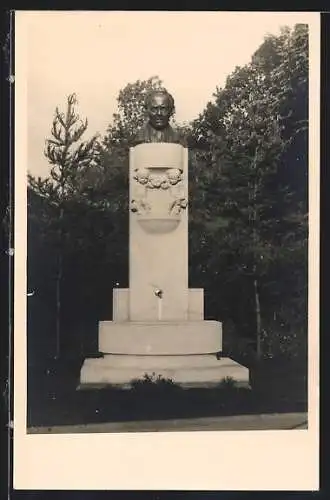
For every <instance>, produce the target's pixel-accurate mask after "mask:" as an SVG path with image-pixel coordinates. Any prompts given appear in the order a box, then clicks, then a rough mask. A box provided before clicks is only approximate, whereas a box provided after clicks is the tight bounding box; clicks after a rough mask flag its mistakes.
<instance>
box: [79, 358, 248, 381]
mask: <svg viewBox="0 0 330 500" xmlns="http://www.w3.org/2000/svg"><path fill="white" fill-rule="evenodd" d="M129 357H130V356H128V357H124V356H123V357H122V358H123V359H122V363H120V361H121V360H120V359H119V358H121V357H118V356H114V357H113V356H106V357H105V358H98V359H87V360H85V362H84V364H83V366H82V369H81V374H80V387H79V388H81V389H84V388H89V387H104V386H107V385H113V386H121V387H123V388H125V387H130V385H131V382H132V380H136V379H143V378H144V376H145V375H146V374H148V375H149V376H153V375H154V376H156V377H157V376H161V377H163V378H166V379H171V380H172V381H173V382H175V383H177V384H179V385H182V386H183V387H212V386H215V385H217V384H219V383H220V382H221V381H222V380H223V379H224V378H226V377H232V378H233V379H234V380H235V381H236V383H237V385H239V386H246V387H248V386H249V370H248V369H247V368H246V367H244V366H242V365H240V364H238V363H236V362H235V361H233V360H231V359H229V358H223V359H221V360H216V362H214V359H211V357H210V359H207V360H206V359H203V360H202V359H201V360H200V361H201V362H200V364H198V363H197V359H194V360H192V359H190V358H193V356H187V358H189V359H186V360H185V361H184V363H183V366H181V367H180V366H178V364H177V363H178V360H177V359H173V358H175V356H171V357H168V358H171V359H167V362H168V365H167V366H166V363H165V360H164V359H163V360H162V361H161V362H160V364H159V366H158V367H156V366H155V364H154V363H153V361H156V360H146V359H145V358H148V356H145V357H139V360H138V359H132V360H129V359H127V358H129ZM132 358H134V356H132ZM141 358H143V359H141ZM154 358H156V357H154ZM159 358H161V357H159ZM196 358H197V357H196ZM182 361H183V360H182ZM189 361H192V365H189ZM144 362H145V363H144ZM138 363H139V364H138Z"/></svg>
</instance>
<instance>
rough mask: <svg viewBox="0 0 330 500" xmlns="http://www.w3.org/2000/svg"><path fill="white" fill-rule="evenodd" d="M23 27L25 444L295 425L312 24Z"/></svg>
mask: <svg viewBox="0 0 330 500" xmlns="http://www.w3.org/2000/svg"><path fill="white" fill-rule="evenodd" d="M25 15H26V19H25V37H26V46H25V49H24V50H25V56H24V57H25V64H26V116H27V138H26V141H27V144H26V150H27V169H26V172H25V178H27V181H26V196H27V198H26V201H27V203H26V207H27V212H26V221H27V222H26V223H27V252H26V380H27V398H26V429H27V433H28V434H78V433H127V432H134V433H136V432H142V433H143V432H160V431H161V432H172V431H180V432H184V431H246V430H254V431H259V430H260V431H266V430H294V429H295V430H297V429H301V430H307V429H308V425H309V420H308V403H309V399H308V382H309V378H308V366H309V365H308V355H309V340H308V339H309V337H308V334H309V326H308V320H309V314H308V311H309V301H308V293H309V288H308V277H309V258H308V257H309V251H308V249H309V234H310V233H309V231H310V208H309V183H310V182H311V176H313V174H315V170H317V169H318V165H317V164H316V163H315V162H314V164H313V168H314V171H313V172H312V171H311V170H310V162H309V153H310V142H309V137H310V136H309V134H310V116H309V114H310V112H309V109H310V98H309V95H310V94H309V79H310V75H311V61H310V38H309V37H310V26H309V23H308V20H304V18H303V15H302V14H300V15H299V13H296V14H294V13H291V14H290V13H271V12H260V13H249V12H246V13H230V12H218V13H211V12H198V13H197V12H195V13H193V12H191V13H189V12H185V13H180V12H102V13H101V12H83V11H82V12H74V11H73V12H55V11H54V12H47V11H45V12H35V13H34V12H30V13H26V14H25ZM306 19H307V17H306ZM316 71H318V68H317V67H316ZM316 106H318V103H317V104H316ZM16 203H17V201H16ZM314 334H315V335H316V336H317V331H314ZM24 335H25V333H24ZM314 382H315V380H314Z"/></svg>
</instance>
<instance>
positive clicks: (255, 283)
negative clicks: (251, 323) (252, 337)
mask: <svg viewBox="0 0 330 500" xmlns="http://www.w3.org/2000/svg"><path fill="white" fill-rule="evenodd" d="M253 286H254V299H255V315H256V326H257V332H256V333H257V360H258V361H260V359H261V355H262V348H261V310H260V298H259V288H258V280H257V279H256V278H254V280H253Z"/></svg>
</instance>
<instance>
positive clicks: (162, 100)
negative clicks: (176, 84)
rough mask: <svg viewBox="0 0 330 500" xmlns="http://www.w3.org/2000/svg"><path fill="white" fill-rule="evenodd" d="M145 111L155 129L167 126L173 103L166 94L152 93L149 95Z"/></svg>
mask: <svg viewBox="0 0 330 500" xmlns="http://www.w3.org/2000/svg"><path fill="white" fill-rule="evenodd" d="M147 112H148V116H149V123H150V125H151V126H152V127H153V128H154V129H156V130H162V129H164V128H166V127H167V125H168V122H169V119H170V118H171V115H172V113H173V105H172V103H171V100H170V98H169V96H168V95H166V94H161V93H159V94H157V93H154V94H152V95H151V96H150V99H149V102H148V106H147Z"/></svg>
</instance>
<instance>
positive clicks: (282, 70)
mask: <svg viewBox="0 0 330 500" xmlns="http://www.w3.org/2000/svg"><path fill="white" fill-rule="evenodd" d="M306 37H307V33H306V29H305V27H301V26H297V27H296V28H295V29H294V30H293V32H291V31H290V30H283V32H282V34H281V35H280V37H278V38H276V37H270V38H266V40H265V42H264V44H263V45H262V46H261V47H260V48H259V49H258V51H257V52H256V54H255V55H254V57H253V58H252V61H251V63H250V64H248V65H246V66H244V67H241V68H236V70H235V71H234V73H233V74H232V75H230V76H229V77H228V79H227V82H226V86H225V88H224V89H219V88H218V89H217V90H216V93H215V96H214V97H215V102H213V103H209V104H208V106H207V108H206V109H205V111H204V112H203V113H202V114H201V115H200V117H199V118H198V119H197V120H195V121H194V123H193V133H192V143H193V144H194V147H195V153H196V154H195V156H196V157H198V159H197V163H196V165H195V170H196V171H198V179H199V184H200V187H199V196H197V197H195V200H196V198H197V200H198V201H197V202H196V201H195V206H196V205H197V203H200V207H199V210H202V207H204V213H202V212H201V214H200V215H201V217H200V219H201V221H202V220H204V224H203V223H202V224H201V225H202V226H203V227H204V233H205V230H206V237H205V236H204V240H205V239H206V244H205V243H204V248H205V246H206V247H208V251H207V252H206V253H207V255H208V259H209V260H208V266H209V269H210V273H212V279H213V280H214V279H215V278H214V277H215V275H216V273H215V271H214V269H215V268H218V269H220V270H221V268H222V270H221V271H220V273H219V272H218V273H217V274H218V276H220V278H219V280H216V281H218V283H219V284H220V283H221V281H222V282H224V281H226V282H227V285H228V280H229V282H233V281H237V282H239V283H240V289H241V291H243V290H244V288H246V287H245V286H244V285H243V283H244V280H246V279H247V280H248V281H249V280H251V284H252V286H251V292H248V294H250V293H253V295H254V310H255V314H254V316H255V325H256V327H255V328H256V332H257V352H258V355H259V356H260V355H261V337H262V335H263V332H264V328H263V325H262V317H264V318H265V312H264V313H262V310H261V309H262V305H263V307H264V310H265V309H267V305H266V304H267V295H268V299H269V300H270V296H269V290H271V289H273V290H277V291H279V290H280V289H281V287H283V283H281V284H280V285H279V284H278V283H275V281H274V276H276V272H275V271H274V270H275V269H277V270H279V269H280V268H281V269H282V270H283V269H284V268H285V266H290V265H291V266H292V258H290V259H289V258H288V255H290V256H291V255H292V254H294V255H295V257H296V260H297V262H296V264H295V269H297V274H298V276H301V262H302V261H303V260H302V259H304V252H303V247H304V246H305V243H306V213H305V211H304V207H306V204H305V202H306V199H305V195H304V193H305V191H304V188H302V187H301V186H298V185H297V184H296V183H295V182H294V179H293V178H292V179H291V175H288V173H289V172H290V171H291V172H292V163H291V162H290V158H292V148H293V149H294V150H295V147H296V140H297V137H300V138H301V137H303V134H304V133H305V132H306V120H307V118H308V117H307V114H306V109H307V107H306V106H305V101H306V99H307V95H308V93H307V89H306V81H307V78H308V73H307V68H308V64H307V62H306V60H308V51H307V46H308V43H307V41H306ZM270 49H271V50H270ZM298 95H299V99H300V100H299V109H298V110H297V109H296V105H297V102H298V101H297V96H298ZM294 145H295V146H294ZM300 151H302V152H303V153H304V151H306V143H304V144H303V145H302V144H300ZM299 156H300V157H302V159H301V158H300V171H301V170H303V176H304V172H306V169H307V165H306V161H305V158H306V156H305V155H304V154H302V155H301V154H300V155H299ZM300 173H301V172H300ZM296 175H297V172H296ZM292 177H294V176H292ZM300 178H301V177H300ZM208 218H209V222H211V225H210V224H209V223H208V220H207V219H208ZM212 227H213V229H212ZM283 247H284V248H283ZM204 252H205V251H204ZM283 266H284V267H283ZM299 269H300V270H299ZM211 270H212V271H211ZM269 280H271V281H272V283H271V285H270V282H269ZM247 283H248V282H247ZM215 286H216V283H215ZM220 286H221V285H220ZM291 287H292V284H291ZM248 289H249V286H248V287H247V290H248ZM227 290H228V287H227ZM291 290H292V288H291ZM266 292H267V293H266ZM260 294H261V295H262V297H260ZM269 303H270V302H269ZM236 316H239V315H236Z"/></svg>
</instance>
